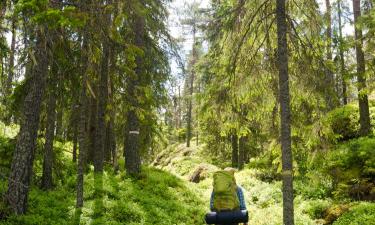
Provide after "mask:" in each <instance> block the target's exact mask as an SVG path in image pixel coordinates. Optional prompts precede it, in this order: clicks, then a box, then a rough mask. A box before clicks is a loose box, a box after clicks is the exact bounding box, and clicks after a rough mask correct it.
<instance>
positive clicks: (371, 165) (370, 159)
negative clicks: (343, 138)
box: [326, 137, 375, 179]
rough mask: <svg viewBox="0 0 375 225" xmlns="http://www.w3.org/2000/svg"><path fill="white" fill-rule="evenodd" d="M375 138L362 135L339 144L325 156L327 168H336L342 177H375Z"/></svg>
mask: <svg viewBox="0 0 375 225" xmlns="http://www.w3.org/2000/svg"><path fill="white" fill-rule="evenodd" d="M374 149H375V138H370V137H362V138H358V139H355V140H351V141H349V142H347V143H344V144H341V145H340V146H339V147H338V148H337V149H336V150H334V151H332V153H330V154H329V155H328V158H326V159H327V160H326V161H327V162H328V169H330V170H332V169H338V170H339V171H338V172H337V173H339V174H338V175H339V176H340V177H341V178H344V179H354V178H358V177H357V173H359V176H360V177H364V178H366V177H369V178H371V177H375V154H374Z"/></svg>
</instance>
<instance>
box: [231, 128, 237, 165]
mask: <svg viewBox="0 0 375 225" xmlns="http://www.w3.org/2000/svg"><path fill="white" fill-rule="evenodd" d="M231 142H232V167H233V168H238V136H237V134H236V133H235V132H233V134H232V136H231Z"/></svg>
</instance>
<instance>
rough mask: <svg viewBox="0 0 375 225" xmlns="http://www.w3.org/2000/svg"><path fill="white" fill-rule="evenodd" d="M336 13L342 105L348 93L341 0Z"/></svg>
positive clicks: (345, 102)
mask: <svg viewBox="0 0 375 225" xmlns="http://www.w3.org/2000/svg"><path fill="white" fill-rule="evenodd" d="M337 14H338V20H339V35H340V43H339V45H340V46H339V53H340V72H341V86H342V100H343V103H344V105H346V104H348V94H347V90H346V89H347V84H346V76H345V74H346V70H345V58H344V50H343V44H344V43H343V41H344V39H343V36H342V24H341V14H342V12H341V0H339V1H338V3H337Z"/></svg>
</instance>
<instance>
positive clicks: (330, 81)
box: [325, 0, 336, 110]
mask: <svg viewBox="0 0 375 225" xmlns="http://www.w3.org/2000/svg"><path fill="white" fill-rule="evenodd" d="M325 4H326V9H327V11H326V19H327V31H326V36H327V40H326V42H327V61H328V62H332V18H331V14H332V9H331V3H330V0H325ZM326 76H327V78H326V80H327V83H326V85H327V88H325V92H326V93H325V96H326V102H327V106H328V109H329V110H332V109H333V108H334V107H335V105H336V104H335V102H336V93H335V88H334V87H335V82H334V77H333V72H332V69H331V68H327V72H326Z"/></svg>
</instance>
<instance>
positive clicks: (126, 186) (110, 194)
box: [0, 168, 205, 225]
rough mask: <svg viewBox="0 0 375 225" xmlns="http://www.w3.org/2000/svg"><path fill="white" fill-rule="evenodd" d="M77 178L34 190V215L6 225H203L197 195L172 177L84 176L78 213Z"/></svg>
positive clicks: (146, 172) (148, 172) (147, 172)
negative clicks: (51, 187) (75, 206)
mask: <svg viewBox="0 0 375 225" xmlns="http://www.w3.org/2000/svg"><path fill="white" fill-rule="evenodd" d="M75 176H76V175H75V174H73V175H71V176H70V177H68V180H70V179H71V180H72V181H67V182H65V184H64V185H62V186H58V187H57V188H56V189H55V190H52V191H49V192H44V191H42V190H39V189H38V188H36V187H35V186H33V187H32V191H31V193H30V200H29V211H28V213H27V214H26V215H24V216H10V217H9V218H8V219H7V220H5V221H0V224H2V225H5V224H6V225H8V224H19V225H21V224H22V225H31V224H35V225H36V224H38V225H49V224H67V223H68V221H72V224H89V223H90V224H116V225H120V224H132V225H138V224H144V225H151V224H171V225H172V224H176V223H178V224H186V225H190V224H203V216H204V212H205V210H204V203H203V201H202V200H201V198H200V196H198V195H197V194H196V193H195V191H194V190H193V189H191V188H189V187H187V186H186V184H185V183H184V182H183V181H182V180H180V179H179V178H177V177H176V176H173V175H171V174H169V173H167V172H164V171H161V170H157V169H149V168H144V169H143V172H142V174H141V176H140V179H139V180H133V179H131V178H127V177H126V176H125V173H124V172H121V173H120V174H117V175H116V174H113V173H112V172H104V174H103V175H102V176H100V175H94V174H93V172H90V173H89V174H87V175H86V176H85V185H84V187H85V190H84V199H85V203H84V207H83V208H82V210H81V211H75V209H74V205H75V185H71V183H72V182H75V179H74V178H75Z"/></svg>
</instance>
